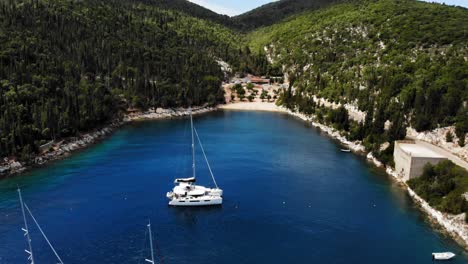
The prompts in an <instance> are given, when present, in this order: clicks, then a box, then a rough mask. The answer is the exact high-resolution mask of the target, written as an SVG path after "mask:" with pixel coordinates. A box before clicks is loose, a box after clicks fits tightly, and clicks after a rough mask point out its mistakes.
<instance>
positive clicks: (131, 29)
mask: <svg viewBox="0 0 468 264" xmlns="http://www.w3.org/2000/svg"><path fill="white" fill-rule="evenodd" d="M132 2H135V1H120V0H106V1H98V0H84V1H74V0H37V1H29V0H28V1H17V0H10V1H0V113H1V114H0V157H1V156H7V155H16V156H19V157H23V158H27V156H28V155H29V154H30V153H32V152H33V151H35V150H36V149H37V147H38V146H39V145H41V144H43V143H44V142H47V141H49V140H51V139H54V138H60V137H63V136H72V135H76V133H77V132H79V131H86V130H89V129H92V128H94V127H95V126H96V125H100V124H103V123H104V122H106V121H108V120H110V119H111V118H113V116H114V115H115V114H116V113H118V109H119V107H120V108H126V107H138V108H146V107H150V106H155V107H158V106H161V107H173V106H188V105H189V104H193V105H202V104H205V103H208V104H217V103H219V102H221V101H223V100H224V97H223V91H222V89H221V87H220V84H221V81H222V79H223V78H224V76H223V73H222V72H221V70H220V67H219V65H218V63H217V62H216V61H217V60H218V59H223V60H226V61H229V62H231V64H232V65H234V66H235V65H236V63H239V60H240V57H241V53H240V52H239V49H238V47H237V46H238V43H239V41H238V40H237V37H236V36H235V35H234V34H233V33H232V32H231V31H230V30H228V29H226V28H224V27H222V26H220V25H218V24H214V23H212V22H208V21H205V20H200V19H196V18H193V17H189V16H187V15H184V14H182V13H179V12H175V11H168V10H162V9H159V8H157V7H156V6H155V5H147V4H144V3H142V2H139V1H137V2H136V3H132Z"/></svg>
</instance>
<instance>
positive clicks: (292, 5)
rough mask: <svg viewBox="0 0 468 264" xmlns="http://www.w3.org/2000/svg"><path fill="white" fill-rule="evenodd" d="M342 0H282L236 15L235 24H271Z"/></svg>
mask: <svg viewBox="0 0 468 264" xmlns="http://www.w3.org/2000/svg"><path fill="white" fill-rule="evenodd" d="M336 2H341V1H340V0H280V1H277V2H272V3H269V4H266V5H263V6H261V7H258V8H255V9H253V10H251V11H248V12H246V13H244V14H241V15H238V16H235V17H233V18H232V20H233V21H234V22H235V24H234V26H235V27H236V28H238V29H241V30H247V31H248V30H252V29H255V28H259V27H263V26H269V25H272V24H274V23H276V22H279V21H281V20H283V19H285V18H287V17H289V16H292V15H296V14H298V13H302V12H305V11H308V10H316V9H319V8H321V7H325V6H328V5H330V4H332V3H336Z"/></svg>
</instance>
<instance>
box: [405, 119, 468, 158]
mask: <svg viewBox="0 0 468 264" xmlns="http://www.w3.org/2000/svg"><path fill="white" fill-rule="evenodd" d="M449 131H450V133H452V135H453V142H447V141H446V135H447V132H449ZM406 135H407V136H408V137H410V138H414V139H418V140H421V141H425V142H428V143H431V144H433V145H436V146H438V147H441V148H443V149H445V150H447V151H448V152H450V153H452V154H454V155H456V156H458V157H459V158H461V159H462V160H464V161H468V135H466V138H465V142H467V144H466V145H465V146H464V147H460V146H459V145H458V138H457V136H456V135H455V127H454V126H449V127H441V128H437V129H434V130H432V131H425V132H417V131H416V130H415V129H414V128H411V127H409V128H407V129H406Z"/></svg>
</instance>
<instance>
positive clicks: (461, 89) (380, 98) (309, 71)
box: [249, 0, 468, 152]
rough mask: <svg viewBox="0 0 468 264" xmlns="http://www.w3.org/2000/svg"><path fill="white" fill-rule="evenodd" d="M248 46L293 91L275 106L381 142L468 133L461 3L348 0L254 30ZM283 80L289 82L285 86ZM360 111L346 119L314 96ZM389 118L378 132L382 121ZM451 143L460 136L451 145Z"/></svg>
mask: <svg viewBox="0 0 468 264" xmlns="http://www.w3.org/2000/svg"><path fill="white" fill-rule="evenodd" d="M249 39H250V45H251V48H252V50H254V51H256V50H262V49H263V48H264V47H266V48H267V50H268V55H269V56H270V58H271V59H272V60H273V61H274V64H277V65H278V66H280V67H282V66H284V69H285V71H284V72H285V73H286V75H287V76H288V77H289V81H290V84H291V86H292V87H293V88H291V89H289V90H288V91H286V92H285V93H284V94H283V96H282V98H281V102H282V103H283V104H285V105H287V106H288V107H290V108H293V109H299V110H300V111H302V112H306V113H315V114H316V115H317V116H318V118H320V119H324V121H325V122H331V123H335V124H336V125H337V126H338V127H339V128H343V129H344V130H346V131H348V133H349V137H350V138H351V139H364V142H365V143H366V145H367V146H368V147H369V148H371V149H372V148H373V149H374V150H375V149H376V152H379V151H378V149H379V147H380V143H382V142H385V141H387V140H389V141H393V140H395V139H399V138H402V137H404V135H405V128H406V127H407V126H412V127H414V128H416V129H417V130H418V131H423V130H430V129H434V128H436V127H438V126H448V125H453V124H456V128H457V136H458V137H459V138H460V139H461V140H463V139H464V135H465V134H466V132H467V131H468V109H467V107H468V105H467V104H468V62H467V58H468V9H466V8H461V7H449V6H445V5H440V4H430V3H424V2H419V1H412V0H381V1H371V0H363V1H351V2H348V3H343V4H337V5H333V6H330V7H328V8H324V9H320V10H318V11H314V12H308V13H305V14H303V15H300V16H298V17H295V18H293V19H290V20H288V21H284V22H282V23H279V24H276V25H273V26H271V27H266V28H262V29H259V30H257V31H255V32H252V33H250V35H249ZM291 86H290V87H291ZM314 95H315V96H318V97H322V98H326V99H328V100H329V101H332V102H338V103H342V104H345V103H347V104H348V105H350V106H356V107H357V108H359V110H361V111H363V112H364V113H367V115H366V118H365V122H364V123H362V124H357V123H354V122H350V121H349V120H348V119H347V117H346V118H345V117H344V116H343V114H344V113H346V110H344V109H338V111H331V112H330V111H328V112H327V111H326V110H325V109H323V108H319V107H317V104H316V102H314V100H313V96H314ZM387 120H388V121H389V122H390V123H387V124H391V125H390V126H389V127H387V128H388V130H385V122H386V121H387ZM460 144H464V142H461V141H460Z"/></svg>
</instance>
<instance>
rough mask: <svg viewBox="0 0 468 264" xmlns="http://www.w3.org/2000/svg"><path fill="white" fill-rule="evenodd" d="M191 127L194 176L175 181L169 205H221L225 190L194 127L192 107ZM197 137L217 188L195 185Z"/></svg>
mask: <svg viewBox="0 0 468 264" xmlns="http://www.w3.org/2000/svg"><path fill="white" fill-rule="evenodd" d="M190 127H191V130H192V131H191V132H192V173H193V174H192V177H190V178H179V179H176V180H175V181H174V183H175V184H176V186H175V187H174V189H173V190H172V192H168V193H167V195H166V196H167V198H169V200H170V201H169V205H173V206H206V205H219V204H222V203H223V190H221V189H220V188H218V185H217V184H216V180H215V178H214V175H213V172H212V171H211V167H210V163H209V162H208V158H207V157H206V154H205V150H204V149H203V145H202V143H201V140H200V138H199V137H198V133H197V130H196V129H195V128H194V127H193V119H192V110H191V109H190ZM195 136H196V137H197V139H198V143H199V145H200V149H201V151H202V153H203V156H204V157H205V161H206V164H207V165H208V170H209V171H210V174H211V178H212V179H213V183H214V185H215V188H206V187H204V186H201V185H195V181H196V168H195V142H194V141H195V140H194V137H195Z"/></svg>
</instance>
